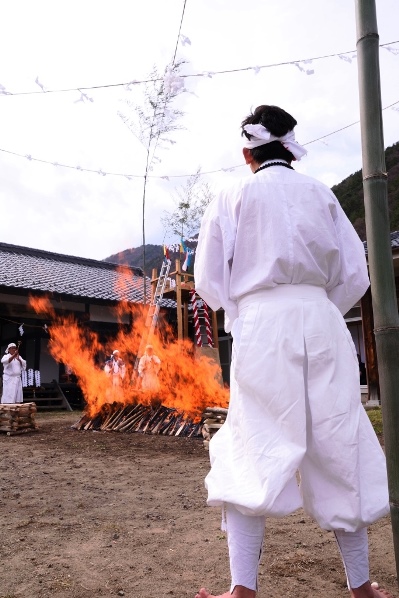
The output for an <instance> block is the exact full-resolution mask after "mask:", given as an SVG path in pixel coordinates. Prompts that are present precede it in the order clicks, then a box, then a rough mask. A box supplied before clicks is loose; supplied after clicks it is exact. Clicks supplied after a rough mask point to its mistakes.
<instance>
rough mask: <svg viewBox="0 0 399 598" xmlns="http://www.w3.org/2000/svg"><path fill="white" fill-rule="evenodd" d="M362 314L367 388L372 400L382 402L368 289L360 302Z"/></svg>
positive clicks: (369, 290)
mask: <svg viewBox="0 0 399 598" xmlns="http://www.w3.org/2000/svg"><path fill="white" fill-rule="evenodd" d="M360 308H361V314H362V328H363V340H364V350H365V354H366V371H367V386H368V393H369V397H368V398H369V401H370V400H376V401H379V400H380V383H379V379H378V362H377V351H376V347H375V338H374V317H373V306H372V303H371V289H370V287H369V288H368V289H367V291H366V294H365V295H364V296H363V297H362V299H361V302H360Z"/></svg>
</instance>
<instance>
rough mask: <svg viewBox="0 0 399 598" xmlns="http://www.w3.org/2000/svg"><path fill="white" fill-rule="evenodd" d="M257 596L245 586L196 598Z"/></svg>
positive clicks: (202, 590) (199, 595)
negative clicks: (216, 594) (231, 591)
mask: <svg viewBox="0 0 399 598" xmlns="http://www.w3.org/2000/svg"><path fill="white" fill-rule="evenodd" d="M255 596H256V592H255V591H254V590H249V589H248V588H245V587H244V586H236V587H235V588H234V590H233V593H232V594H230V592H226V593H225V594H219V596H214V595H213V594H210V593H209V592H208V590H206V589H205V588H201V589H200V591H199V592H198V594H196V595H195V598H255ZM378 598H379V597H378Z"/></svg>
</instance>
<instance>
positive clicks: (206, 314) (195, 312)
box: [190, 289, 213, 347]
mask: <svg viewBox="0 0 399 598" xmlns="http://www.w3.org/2000/svg"><path fill="white" fill-rule="evenodd" d="M190 295H191V304H192V308H193V319H194V333H195V342H196V343H197V345H198V346H199V347H202V344H203V343H202V336H201V324H200V317H203V319H204V321H205V322H204V325H205V330H206V338H207V341H208V345H209V346H210V347H213V337H212V327H211V322H210V319H209V310H208V306H207V304H206V303H205V301H203V306H202V308H201V311H202V312H203V316H200V315H199V310H198V304H197V296H196V293H195V289H191V290H190Z"/></svg>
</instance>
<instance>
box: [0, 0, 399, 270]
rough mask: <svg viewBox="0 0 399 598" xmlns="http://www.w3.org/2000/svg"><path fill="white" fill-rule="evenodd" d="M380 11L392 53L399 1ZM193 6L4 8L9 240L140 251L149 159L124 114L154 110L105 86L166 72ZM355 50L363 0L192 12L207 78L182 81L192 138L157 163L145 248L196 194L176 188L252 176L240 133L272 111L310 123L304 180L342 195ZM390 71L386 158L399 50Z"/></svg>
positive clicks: (104, 251) (218, 3)
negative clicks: (244, 123) (264, 110)
mask: <svg viewBox="0 0 399 598" xmlns="http://www.w3.org/2000/svg"><path fill="white" fill-rule="evenodd" d="M376 3H377V18H378V28H379V35H380V44H388V43H390V42H395V41H397V40H399V3H398V0H377V1H376ZM183 5H184V0H147V2H144V3H143V2H138V1H137V0H112V1H111V0H68V2H66V1H64V0H48V1H45V0H35V2H32V1H31V0H25V1H22V0H13V2H2V3H1V35H0V56H1V62H0V92H1V90H3V91H6V92H9V93H3V94H0V132H1V134H0V150H2V151H0V206H1V215H0V241H3V242H6V243H13V244H15V245H24V246H27V247H34V248H39V249H44V250H48V251H54V252H57V253H65V254H71V255H78V256H82V257H89V258H95V259H103V258H105V257H107V256H109V255H110V254H113V253H116V252H118V251H122V250H124V249H127V248H129V247H137V246H139V245H141V243H142V224H141V216H142V196H143V175H144V171H145V160H146V148H145V146H144V145H143V144H142V143H141V142H140V141H139V140H138V139H137V137H136V136H135V135H134V134H133V133H132V132H131V130H129V128H128V127H127V126H126V125H125V124H124V123H123V122H122V120H121V118H120V117H119V116H118V112H120V111H122V112H125V113H128V114H129V115H130V116H131V117H134V114H135V113H134V110H132V109H129V107H128V105H127V103H126V100H129V101H130V105H131V106H140V105H141V103H142V90H143V86H142V85H139V84H135V85H131V86H130V91H128V90H127V89H126V87H125V86H113V87H98V86H109V85H113V84H118V83H126V82H129V81H133V80H134V81H137V80H139V81H140V80H142V79H146V78H148V75H149V73H150V72H151V70H152V69H153V67H154V66H156V67H157V69H158V70H159V71H163V69H164V68H165V67H166V65H167V64H168V63H169V62H170V61H171V60H172V58H173V55H174V51H175V47H176V42H177V37H178V33H179V27H180V23H181V18H182V12H183ZM355 48H356V25H355V2H354V1H348V0H330V1H328V2H325V1H322V0H302V1H301V2H298V0H279V1H278V2H271V1H270V0H269V1H267V0H252V1H251V2H243V1H242V0H228V1H227V0H187V1H186V5H185V12H184V17H183V21H182V25H181V37H180V40H179V44H178V51H177V58H178V59H184V60H185V61H186V64H185V65H184V67H183V70H182V72H183V73H184V74H185V75H196V74H201V73H202V74H203V76H201V77H199V76H190V77H186V78H185V79H184V83H185V92H184V93H182V94H181V95H180V96H179V98H178V100H177V103H176V107H178V108H179V109H181V110H182V111H184V116H182V117H181V119H180V120H179V125H180V126H181V127H182V130H180V131H177V132H175V133H173V135H172V136H171V139H172V141H174V142H175V143H174V144H172V143H170V144H169V147H168V149H158V150H157V153H156V155H157V158H158V159H159V160H160V161H159V162H157V163H156V164H155V165H154V169H153V170H152V172H151V173H150V174H151V178H149V180H148V185H147V189H146V202H147V208H146V240H147V242H148V243H157V244H158V243H162V242H163V241H164V238H165V233H164V230H163V227H162V224H161V222H160V217H161V216H162V214H163V211H164V210H171V209H172V208H173V206H174V199H173V198H174V197H175V194H176V188H177V187H179V186H181V185H184V184H185V181H186V178H185V176H177V175H190V174H193V173H195V172H196V170H197V169H198V168H199V167H200V168H201V170H202V171H203V172H208V171H218V172H216V173H214V174H210V175H204V176H203V180H204V182H205V181H206V182H209V183H210V184H211V185H212V188H214V189H215V190H217V188H218V187H220V186H223V184H225V183H227V182H228V181H229V180H231V179H232V178H234V177H238V176H243V175H246V174H247V170H246V167H245V166H242V164H243V160H242V155H241V148H242V144H241V141H240V139H241V138H240V128H239V125H240V122H241V120H242V119H243V118H244V117H245V116H246V115H247V114H248V113H249V112H250V111H251V109H252V108H254V107H256V106H257V105H258V104H262V103H263V104H264V103H267V104H276V105H279V106H281V107H283V108H284V109H286V110H287V111H288V112H290V113H291V114H292V115H293V116H294V117H295V118H296V119H297V121H298V126H297V127H296V138H297V140H298V141H299V142H300V143H308V145H307V149H308V152H309V154H308V156H307V157H306V158H304V159H303V160H302V161H301V162H300V163H298V164H297V165H296V169H297V170H298V171H300V172H304V173H306V174H309V175H311V176H315V177H317V178H319V179H321V180H323V181H324V182H325V183H326V184H328V185H329V186H332V185H334V184H336V183H339V182H340V181H341V180H342V179H344V178H345V177H347V176H348V175H350V174H352V173H353V172H355V171H357V170H359V169H360V168H361V145H360V126H359V125H358V124H357V125H354V126H352V127H349V128H346V129H344V130H343V131H341V132H338V133H335V134H334V135H329V134H330V133H332V132H334V131H336V130H338V129H341V128H343V127H346V126H347V125H349V124H351V123H354V122H355V121H357V120H358V119H359V102H358V87H357V64H356V57H355V51H354V50H355ZM352 51H353V52H352ZM347 52H349V53H347ZM330 54H335V55H336V56H332V57H329V58H321V59H319V60H313V62H311V63H310V62H304V61H305V60H307V59H310V58H317V57H323V56H326V55H330ZM339 55H341V56H339ZM299 61H303V62H299ZM293 62H297V64H285V65H280V66H268V65H276V64H280V63H293ZM262 66H268V68H261V69H259V68H258V67H262ZM246 67H251V68H249V69H247V70H242V71H238V72H233V73H227V74H226V73H224V74H218V71H225V70H230V69H246ZM380 69H381V87H382V105H383V107H385V106H389V105H390V104H393V103H395V102H398V103H397V104H396V105H395V106H394V107H391V108H388V109H387V110H384V112H383V115H384V137H385V146H386V147H387V146H389V145H392V144H393V143H395V142H397V141H399V43H396V44H395V43H392V44H391V45H390V46H389V48H388V49H387V48H381V50H380ZM307 71H308V72H309V74H307ZM212 73H213V74H212ZM36 80H37V81H38V83H36V82H35V81H36ZM40 86H44V88H45V89H46V90H60V89H72V90H75V91H68V92H64V93H43V92H42V89H41V87H40ZM88 87H98V88H97V89H89V90H84V93H85V94H86V95H87V98H83V97H82V95H81V92H80V91H78V89H79V88H88ZM20 92H39V93H33V94H32V93H24V94H20ZM17 93H19V94H20V95H11V94H17ZM326 135H329V136H328V137H326V138H325V139H323V140H322V141H317V142H314V143H309V142H312V141H313V140H315V139H317V138H319V137H323V136H326ZM10 152H13V153H10ZM14 154H19V155H20V156H17V155H14ZM26 156H27V157H26ZM30 158H34V159H30ZM37 160H43V161H45V162H44V163H41V162H39V161H37ZM46 162H48V163H46ZM55 163H58V164H65V165H68V166H70V167H71V168H66V167H62V166H56V165H54V164H55ZM232 167H238V168H235V170H233V171H227V170H228V169H230V168H232ZM84 169H92V170H94V171H96V172H94V173H90V172H86V171H85V170H84ZM226 171H227V172H226ZM102 173H107V174H105V175H104V174H102ZM110 173H120V174H122V175H131V176H130V177H128V176H114V175H112V174H110ZM133 175H134V176H133ZM162 177H163V178H162ZM165 177H168V178H165ZM165 241H166V242H173V241H174V239H173V238H172V237H170V236H167V237H166V238H165Z"/></svg>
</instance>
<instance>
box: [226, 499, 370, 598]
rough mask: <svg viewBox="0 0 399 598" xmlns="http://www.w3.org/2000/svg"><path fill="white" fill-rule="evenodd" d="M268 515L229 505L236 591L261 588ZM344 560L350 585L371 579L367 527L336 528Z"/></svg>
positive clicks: (230, 555) (229, 529) (230, 547)
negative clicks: (260, 573) (260, 564)
mask: <svg viewBox="0 0 399 598" xmlns="http://www.w3.org/2000/svg"><path fill="white" fill-rule="evenodd" d="M265 519H266V518H265V516H264V515H258V516H250V515H243V514H242V513H240V511H238V510H237V509H236V507H234V506H233V505H226V524H227V539H228V545H229V557H230V570H231V586H230V593H231V594H232V593H233V591H234V588H235V587H236V586H244V588H248V589H249V590H254V591H256V590H257V589H258V568H259V561H260V557H261V554H262V545H263V536H264V533H265ZM335 537H336V540H337V544H338V548H339V551H340V553H341V557H342V561H343V564H344V568H345V572H346V577H347V583H348V588H349V589H351V588H359V587H360V586H361V585H363V584H364V583H366V582H367V581H369V578H370V575H369V562H368V539H367V528H365V527H364V528H362V529H360V530H358V531H356V532H344V531H337V532H335Z"/></svg>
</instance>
